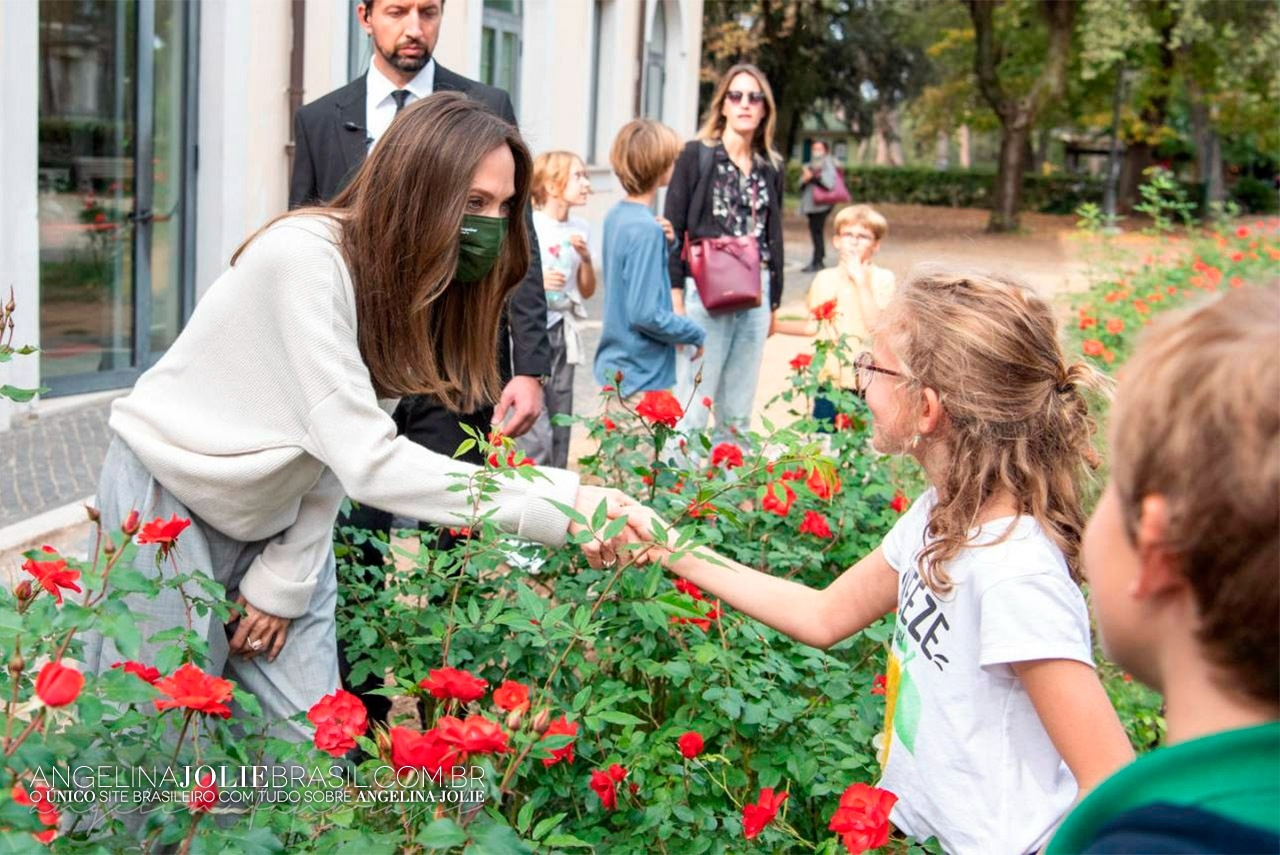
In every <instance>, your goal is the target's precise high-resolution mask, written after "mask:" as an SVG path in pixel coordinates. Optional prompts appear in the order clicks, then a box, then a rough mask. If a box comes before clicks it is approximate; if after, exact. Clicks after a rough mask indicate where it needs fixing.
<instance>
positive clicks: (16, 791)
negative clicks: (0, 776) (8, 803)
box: [13, 781, 62, 845]
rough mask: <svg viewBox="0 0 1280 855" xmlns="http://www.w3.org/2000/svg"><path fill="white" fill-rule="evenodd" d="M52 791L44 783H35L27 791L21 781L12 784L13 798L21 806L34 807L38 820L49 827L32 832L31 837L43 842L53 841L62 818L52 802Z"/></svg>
mask: <svg viewBox="0 0 1280 855" xmlns="http://www.w3.org/2000/svg"><path fill="white" fill-rule="evenodd" d="M52 792H53V791H52V790H50V789H49V787H48V786H47V785H45V784H36V785H35V789H34V790H33V791H30V792H28V790H27V788H26V787H24V786H23V785H22V782H21V781H19V782H18V783H16V784H14V785H13V800H14V802H16V803H17V804H20V805H22V806H23V807H29V808H34V809H35V811H36V815H37V816H39V817H40V822H41V823H43V824H44V825H47V826H49V828H47V829H45V830H44V831H37V832H33V833H32V835H31V836H32V837H34V838H35V839H36V840H38V841H40V842H41V843H44V844H46V845H47V844H49V843H52V842H53V839H54V838H55V837H57V836H58V822H59V821H60V820H61V819H62V817H61V815H60V814H59V813H58V809H57V808H56V807H55V806H54V804H53V797H52V795H51V793H52Z"/></svg>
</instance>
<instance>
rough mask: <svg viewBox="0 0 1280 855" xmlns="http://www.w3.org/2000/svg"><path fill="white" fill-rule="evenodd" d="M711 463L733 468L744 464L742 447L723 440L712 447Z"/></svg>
mask: <svg viewBox="0 0 1280 855" xmlns="http://www.w3.org/2000/svg"><path fill="white" fill-rule="evenodd" d="M711 465H712V466H723V467H724V468H725V469H733V468H734V467H736V466H741V465H742V449H741V448H738V446H736V445H734V444H733V443H732V442H722V443H720V444H719V445H717V446H716V447H715V448H713V449H711Z"/></svg>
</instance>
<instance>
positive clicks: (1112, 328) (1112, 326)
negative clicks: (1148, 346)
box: [1107, 318, 1124, 335]
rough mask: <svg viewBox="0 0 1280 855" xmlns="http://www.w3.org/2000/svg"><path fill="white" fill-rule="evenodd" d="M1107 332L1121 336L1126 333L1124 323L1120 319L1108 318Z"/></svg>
mask: <svg viewBox="0 0 1280 855" xmlns="http://www.w3.org/2000/svg"><path fill="white" fill-rule="evenodd" d="M1107 332H1109V333H1111V334H1112V335H1119V334H1120V333H1122V332H1124V321H1122V320H1120V319H1119V318H1107Z"/></svg>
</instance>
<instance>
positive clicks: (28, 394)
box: [0, 383, 49, 404]
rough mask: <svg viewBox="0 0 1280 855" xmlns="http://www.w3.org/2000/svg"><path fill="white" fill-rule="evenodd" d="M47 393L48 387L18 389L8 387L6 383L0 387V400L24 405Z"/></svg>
mask: <svg viewBox="0 0 1280 855" xmlns="http://www.w3.org/2000/svg"><path fill="white" fill-rule="evenodd" d="M48 391H49V387H48V386H41V387H40V388H38V389H19V388H18V387H17V386H10V385H9V384H8V383H6V384H4V385H3V386H0V398H8V399H9V400H10V401H16V402H18V403H19V404H25V403H26V402H27V401H30V400H31V399H32V398H34V397H35V396H36V395H43V394H44V393H45V392H48Z"/></svg>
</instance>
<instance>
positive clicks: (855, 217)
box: [835, 205, 889, 241]
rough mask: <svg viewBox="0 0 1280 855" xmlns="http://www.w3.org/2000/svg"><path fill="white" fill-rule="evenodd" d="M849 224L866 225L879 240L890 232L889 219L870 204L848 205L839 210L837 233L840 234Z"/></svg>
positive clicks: (836, 225)
mask: <svg viewBox="0 0 1280 855" xmlns="http://www.w3.org/2000/svg"><path fill="white" fill-rule="evenodd" d="M849 226H864V227H865V228H867V229H868V230H869V231H870V232H871V233H872V234H873V235H875V236H876V240H877V241H882V240H884V236H885V235H887V234H888V233H889V221H888V220H886V219H885V218H884V214H881V213H880V212H879V211H877V210H876V209H875V208H873V207H871V206H870V205H846V206H845V207H843V208H841V209H840V210H839V211H837V212H836V224H835V234H836V235H839V234H840V230H841V229H845V228H848V227H849Z"/></svg>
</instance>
